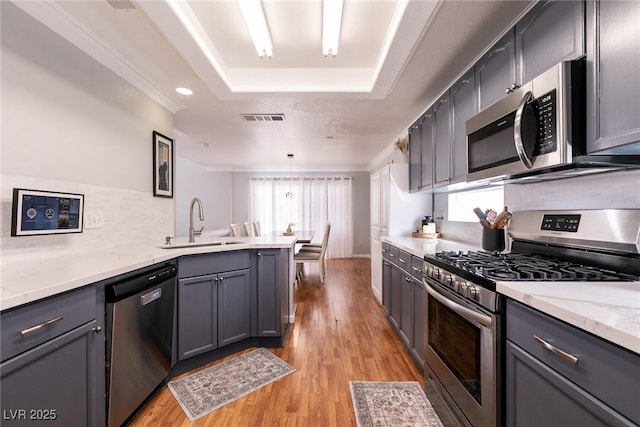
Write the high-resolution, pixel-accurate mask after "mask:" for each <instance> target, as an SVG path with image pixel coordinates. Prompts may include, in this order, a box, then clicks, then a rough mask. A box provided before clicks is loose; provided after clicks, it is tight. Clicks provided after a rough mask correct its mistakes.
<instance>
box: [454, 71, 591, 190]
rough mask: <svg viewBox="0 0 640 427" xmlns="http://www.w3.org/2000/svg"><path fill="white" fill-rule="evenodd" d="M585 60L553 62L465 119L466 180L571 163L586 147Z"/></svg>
mask: <svg viewBox="0 0 640 427" xmlns="http://www.w3.org/2000/svg"><path fill="white" fill-rule="evenodd" d="M584 98H585V84H584V60H580V61H567V62H561V63H559V64H556V65H555V66H553V67H552V68H550V69H549V70H547V71H546V72H544V73H543V74H541V75H540V76H538V77H536V78H534V79H533V80H532V81H530V82H528V83H525V84H523V85H522V86H520V87H519V88H517V89H515V90H513V91H512V92H511V93H510V94H508V95H506V96H505V97H504V98H502V99H501V100H499V101H497V102H496V103H494V104H492V105H490V106H489V107H487V108H486V109H484V110H482V111H481V112H480V113H478V114H477V115H476V116H474V117H472V118H471V119H469V120H468V121H467V122H466V134H467V181H468V182H472V181H481V180H494V179H500V178H505V177H511V176H514V175H517V174H522V173H524V172H533V171H536V170H539V169H549V168H553V167H558V166H562V165H569V164H571V163H572V162H573V158H574V156H577V155H582V154H585V153H584V147H585V145H586V144H585V112H584V111H585V108H584V107H585V101H584Z"/></svg>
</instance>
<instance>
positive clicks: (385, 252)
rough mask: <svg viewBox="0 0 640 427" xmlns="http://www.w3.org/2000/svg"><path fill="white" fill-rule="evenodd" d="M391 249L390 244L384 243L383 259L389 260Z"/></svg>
mask: <svg viewBox="0 0 640 427" xmlns="http://www.w3.org/2000/svg"><path fill="white" fill-rule="evenodd" d="M389 248H390V245H389V244H388V243H382V258H387V259H389Z"/></svg>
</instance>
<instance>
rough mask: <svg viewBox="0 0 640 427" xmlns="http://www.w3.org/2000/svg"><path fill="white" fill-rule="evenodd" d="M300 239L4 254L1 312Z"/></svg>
mask: <svg viewBox="0 0 640 427" xmlns="http://www.w3.org/2000/svg"><path fill="white" fill-rule="evenodd" d="M296 239H297V238H296V237H295V236H260V237H212V238H202V239H199V238H197V239H196V243H197V244H199V245H201V246H190V247H185V248H174V249H162V248H161V246H162V245H160V244H158V242H152V243H147V244H144V243H141V244H137V245H127V246H122V247H115V248H109V249H103V250H96V251H94V252H86V253H79V254H73V255H69V254H66V255H64V256H59V257H51V256H48V257H46V258H35V259H34V258H33V257H29V256H24V257H16V256H13V257H11V259H6V258H4V257H3V260H2V273H1V277H2V282H1V284H0V311H3V310H7V309H10V308H14V307H17V306H20V305H22V304H27V303H30V302H33V301H37V300H39V299H42V298H47V297H50V296H53V295H56V294H59V293H62V292H66V291H70V290H73V289H77V288H81V287H83V286H86V285H90V284H92V283H96V282H99V281H101V280H105V279H108V278H110V277H114V276H117V275H119V274H124V273H127V272H130V271H133V270H136V269H138V268H143V267H148V266H150V265H153V264H157V263H161V262H164V261H168V260H171V259H174V258H177V257H179V256H183V255H193V254H203V253H215V252H225V251H231V250H242V249H259V248H292V247H293V246H294V245H295V242H296ZM228 242H237V243H234V244H225V245H218V246H213V245H212V246H202V244H204V243H228ZM172 244H173V245H174V246H180V245H183V244H187V239H186V238H184V239H178V240H177V241H175V242H172Z"/></svg>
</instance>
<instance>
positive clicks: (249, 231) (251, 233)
mask: <svg viewBox="0 0 640 427" xmlns="http://www.w3.org/2000/svg"><path fill="white" fill-rule="evenodd" d="M244 229H245V230H246V231H247V236H249V237H253V236H255V235H256V230H255V228H253V222H245V223H244Z"/></svg>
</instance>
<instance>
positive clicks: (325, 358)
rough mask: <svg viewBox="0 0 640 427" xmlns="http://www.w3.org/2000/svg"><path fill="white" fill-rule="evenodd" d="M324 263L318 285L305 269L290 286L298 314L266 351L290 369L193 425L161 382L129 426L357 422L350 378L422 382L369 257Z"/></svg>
mask: <svg viewBox="0 0 640 427" xmlns="http://www.w3.org/2000/svg"><path fill="white" fill-rule="evenodd" d="M327 266H328V268H327V272H326V278H325V283H324V285H321V284H320V280H319V277H318V275H317V274H313V273H311V274H307V275H306V276H304V278H303V281H302V283H300V284H299V285H298V286H297V287H296V290H295V302H296V304H297V309H296V320H295V324H294V325H293V327H292V329H291V331H290V333H289V337H288V339H287V342H286V345H285V347H284V348H270V349H269V350H270V351H272V352H273V353H274V354H276V355H277V356H279V357H280V358H282V359H283V360H285V361H286V362H287V363H289V364H291V365H292V366H294V367H295V368H296V370H297V371H296V372H295V373H293V374H291V375H288V376H286V377H284V378H282V379H280V380H278V381H276V382H274V383H272V384H269V385H267V386H265V387H263V388H261V389H259V390H257V391H256V392H253V393H251V394H249V395H247V396H245V397H243V398H240V399H238V400H236V401H235V402H233V403H230V404H228V405H226V406H224V407H222V408H220V409H218V410H216V411H214V412H212V413H211V414H209V415H208V416H205V417H202V418H200V419H198V420H197V421H195V422H193V423H191V422H189V420H188V419H187V417H186V416H185V415H184V413H183V412H182V409H181V408H180V405H178V403H177V401H176V400H175V399H174V398H173V396H172V394H171V392H170V391H169V390H168V389H167V387H166V386H165V387H164V388H163V389H162V390H161V391H160V392H159V393H158V394H157V395H156V396H155V398H154V399H153V400H152V401H151V402H150V403H149V404H148V405H147V407H146V408H144V409H143V411H142V412H141V413H140V414H139V415H138V416H137V417H136V419H134V421H133V423H132V424H131V425H133V426H185V427H186V426H196V427H197V426H355V425H356V421H355V416H354V412H353V404H352V400H351V393H350V391H349V381H419V382H420V383H421V384H422V382H423V381H422V375H421V374H420V372H419V371H418V370H417V368H416V366H415V364H414V362H413V359H412V358H411V356H410V355H409V353H408V352H407V351H406V350H405V348H404V346H403V345H402V343H401V342H400V340H399V338H398V337H397V336H396V334H395V332H394V331H393V329H392V328H391V326H390V325H389V323H388V321H387V319H386V316H385V314H384V310H383V308H382V306H381V305H380V304H379V303H378V301H377V300H376V299H375V297H374V296H373V294H372V291H371V280H370V274H371V273H370V272H371V269H370V261H369V260H368V259H336V260H327ZM247 351H250V350H247ZM241 353H244V352H241ZM238 354H240V353H238ZM236 355H237V354H235V355H233V356H230V357H229V358H232V357H234V356H236ZM227 359H228V358H227ZM224 360H226V359H222V360H218V361H216V362H214V363H212V364H211V365H214V364H218V363H221V362H222V361H224ZM211 365H207V366H211ZM202 368H204V366H203V367H202ZM185 375H188V374H185Z"/></svg>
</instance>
